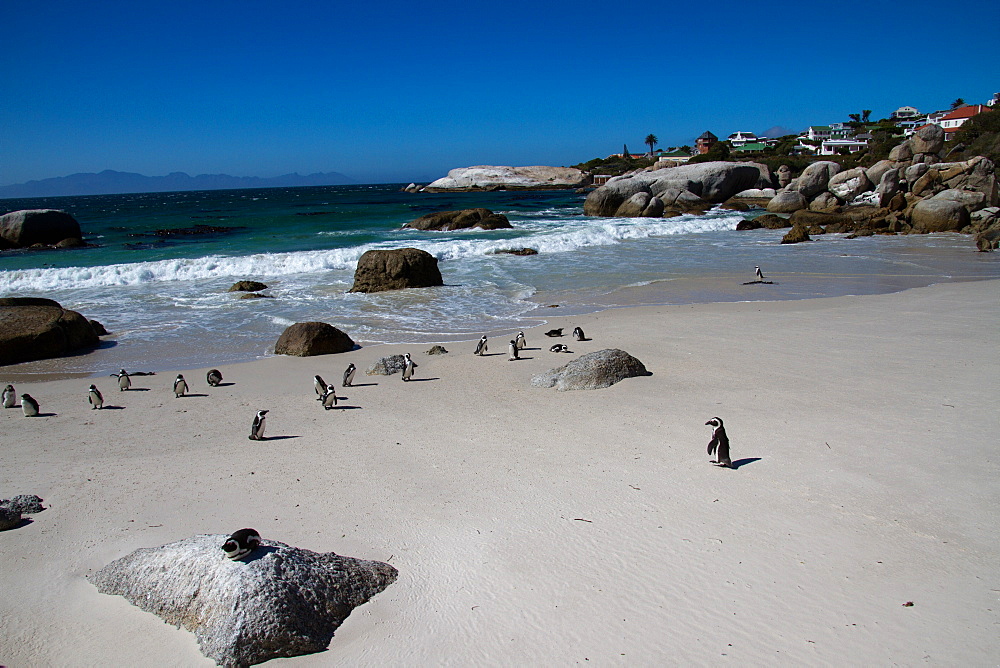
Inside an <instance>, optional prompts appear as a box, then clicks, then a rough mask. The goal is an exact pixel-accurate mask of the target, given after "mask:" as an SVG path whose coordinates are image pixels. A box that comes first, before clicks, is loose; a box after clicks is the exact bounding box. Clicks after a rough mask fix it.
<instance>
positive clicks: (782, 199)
mask: <svg viewBox="0 0 1000 668" xmlns="http://www.w3.org/2000/svg"><path fill="white" fill-rule="evenodd" d="M808 206H809V201H808V200H807V199H806V197H805V195H803V194H802V193H800V192H798V191H797V190H782V191H781V192H779V193H778V194H777V195H775V196H774V199H772V200H771V201H770V202H768V203H767V210H768V211H770V212H771V213H792V212H794V211H798V210H799V209H805V208H807V207H808Z"/></svg>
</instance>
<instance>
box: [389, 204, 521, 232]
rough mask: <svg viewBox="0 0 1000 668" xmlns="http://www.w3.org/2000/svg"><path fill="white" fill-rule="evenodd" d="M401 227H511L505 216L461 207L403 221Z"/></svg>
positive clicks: (483, 228)
mask: <svg viewBox="0 0 1000 668" xmlns="http://www.w3.org/2000/svg"><path fill="white" fill-rule="evenodd" d="M403 227H408V228H412V229H414V230H435V231H439V232H447V231H450V230H466V229H470V228H473V227H478V228H479V229H482V230H500V229H506V228H509V227H512V225H511V224H510V221H509V220H507V216H505V215H503V214H502V213H493V212H492V211H490V210H489V209H462V210H460V211H438V212H437V213H429V214H427V215H426V216H421V217H420V218H417V219H416V220H412V221H410V222H408V223H404V224H403Z"/></svg>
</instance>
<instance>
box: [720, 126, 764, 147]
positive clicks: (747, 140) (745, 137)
mask: <svg viewBox="0 0 1000 668" xmlns="http://www.w3.org/2000/svg"><path fill="white" fill-rule="evenodd" d="M726 141H728V142H729V145H730V146H732V147H733V148H741V147H742V146H744V145H745V144H753V143H756V142H758V141H760V140H759V139H757V135H755V134H754V133H752V132H744V131H742V130H740V131H737V132H734V133H733V134H731V135H729V136H728V137H726Z"/></svg>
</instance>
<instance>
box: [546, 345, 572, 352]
mask: <svg viewBox="0 0 1000 668" xmlns="http://www.w3.org/2000/svg"><path fill="white" fill-rule="evenodd" d="M549 352H550V353H568V352H570V349H569V346H567V345H565V344H563V343H557V344H555V345H554V346H552V347H551V348H549Z"/></svg>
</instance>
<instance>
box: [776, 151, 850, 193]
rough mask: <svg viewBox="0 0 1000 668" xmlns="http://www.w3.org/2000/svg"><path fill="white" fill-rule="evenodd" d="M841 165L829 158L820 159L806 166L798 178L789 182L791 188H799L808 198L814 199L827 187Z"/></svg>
mask: <svg viewBox="0 0 1000 668" xmlns="http://www.w3.org/2000/svg"><path fill="white" fill-rule="evenodd" d="M839 171H840V165H839V164H837V163H835V162H831V161H829V160H820V161H819V162H814V163H812V164H811V165H809V166H808V167H806V168H805V169H804V170H803V171H802V173H801V174H800V175H799V177H798V178H797V179H795V180H794V181H792V182H791V183H790V184H788V189H789V190H797V191H798V192H800V193H802V194H803V196H805V198H806V199H812V198H813V197H815V196H816V195H818V194H820V193H821V192H823V191H824V190H826V189H827V186H828V185H829V183H830V179H832V178H833V177H834V176H835V175H836V174H837V172H839Z"/></svg>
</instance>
